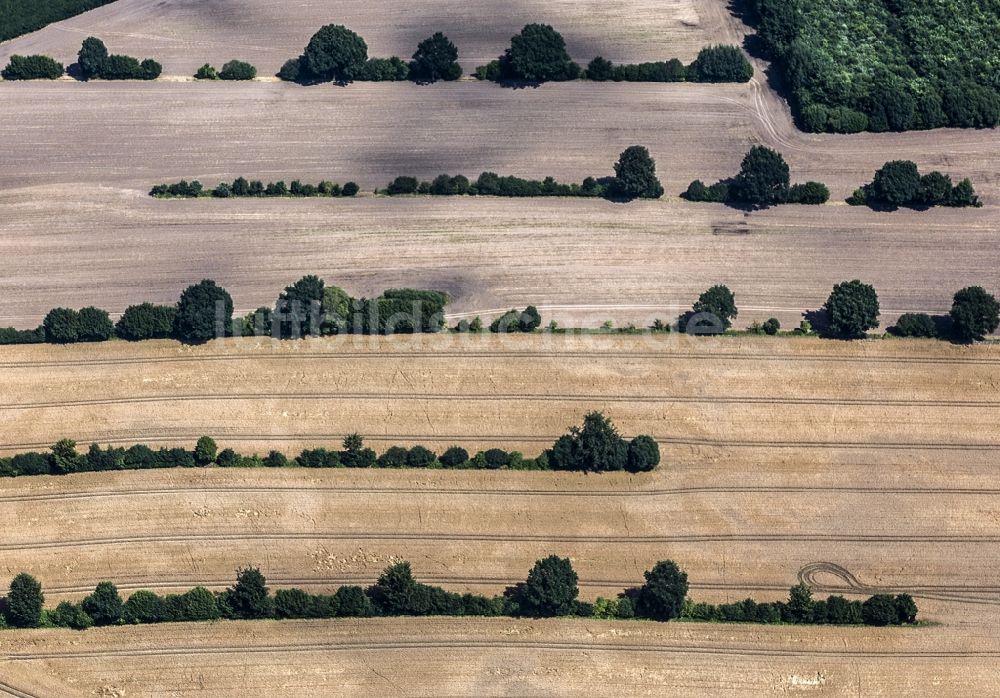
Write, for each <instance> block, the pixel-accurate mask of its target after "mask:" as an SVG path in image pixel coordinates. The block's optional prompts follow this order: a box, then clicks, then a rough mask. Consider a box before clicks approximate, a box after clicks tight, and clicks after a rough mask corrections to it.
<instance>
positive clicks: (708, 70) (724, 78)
mask: <svg viewBox="0 0 1000 698" xmlns="http://www.w3.org/2000/svg"><path fill="white" fill-rule="evenodd" d="M752 77H753V66H751V65H750V62H749V61H748V60H747V59H746V56H744V55H743V52H742V51H741V50H740V49H739V48H737V47H736V46H709V47H707V48H703V49H702V50H701V51H699V53H698V57H697V58H696V59H695V61H694V63H692V64H691V65H690V66H689V67H688V69H687V79H688V80H690V81H692V82H749V80H750V78H752Z"/></svg>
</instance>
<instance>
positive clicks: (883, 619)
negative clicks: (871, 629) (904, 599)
mask: <svg viewBox="0 0 1000 698" xmlns="http://www.w3.org/2000/svg"><path fill="white" fill-rule="evenodd" d="M861 617H862V618H863V619H864V622H865V625H879V626H881V625H895V624H897V623H898V622H899V616H898V615H897V612H896V601H895V599H893V598H892V597H891V596H889V595H888V594H875V596H872V597H871V598H870V599H868V600H867V601H865V602H864V603H863V604H861Z"/></svg>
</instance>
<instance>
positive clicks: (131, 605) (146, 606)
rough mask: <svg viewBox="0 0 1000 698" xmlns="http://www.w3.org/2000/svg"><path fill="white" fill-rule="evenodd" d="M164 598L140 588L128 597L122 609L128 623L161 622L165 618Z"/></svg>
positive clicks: (124, 618)
mask: <svg viewBox="0 0 1000 698" xmlns="http://www.w3.org/2000/svg"><path fill="white" fill-rule="evenodd" d="M163 615H164V609H163V599H162V598H160V597H159V596H157V595H156V594H154V593H153V592H151V591H147V590H145V589H140V590H139V591H137V592H135V593H133V594H132V595H131V596H130V597H128V601H126V602H125V605H124V607H123V609H122V619H123V620H124V621H125V622H126V623H132V624H135V623H159V622H160V621H161V620H163Z"/></svg>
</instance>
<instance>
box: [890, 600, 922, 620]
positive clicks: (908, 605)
mask: <svg viewBox="0 0 1000 698" xmlns="http://www.w3.org/2000/svg"><path fill="white" fill-rule="evenodd" d="M894 602H895V605H896V622H897V623H900V624H903V623H916V622H917V604H916V602H915V601H914V600H913V597H912V596H910V595H909V594H898V595H897V596H896V598H895V600H894Z"/></svg>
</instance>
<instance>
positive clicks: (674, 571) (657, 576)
mask: <svg viewBox="0 0 1000 698" xmlns="http://www.w3.org/2000/svg"><path fill="white" fill-rule="evenodd" d="M645 577H646V583H645V584H643V585H642V586H641V587H640V588H639V594H638V598H637V599H636V609H635V612H636V615H638V616H640V617H641V618H652V619H653V620H659V621H667V620H671V619H672V618H676V617H677V616H679V615H680V613H681V606H682V605H683V604H684V598H685V597H686V596H687V592H688V580H687V573H685V572H684V571H683V570H681V568H680V567H678V566H677V563H676V562H674V561H673V560H661V561H659V562H657V563H656V565H654V566H653V569H651V570H647V571H646V573H645Z"/></svg>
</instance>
